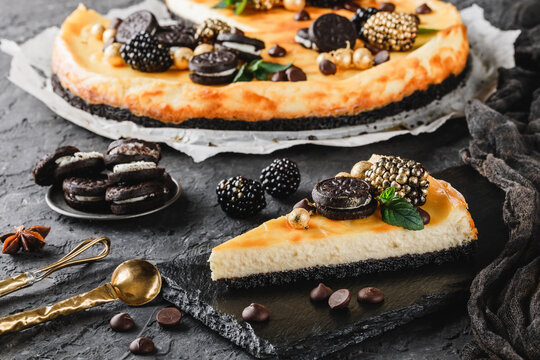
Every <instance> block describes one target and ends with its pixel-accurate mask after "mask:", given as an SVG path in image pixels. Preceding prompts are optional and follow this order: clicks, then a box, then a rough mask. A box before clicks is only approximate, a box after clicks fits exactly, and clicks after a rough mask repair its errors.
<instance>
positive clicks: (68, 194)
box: [62, 175, 109, 211]
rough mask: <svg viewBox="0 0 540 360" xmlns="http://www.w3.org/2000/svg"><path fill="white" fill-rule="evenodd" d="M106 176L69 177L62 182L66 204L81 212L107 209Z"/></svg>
mask: <svg viewBox="0 0 540 360" xmlns="http://www.w3.org/2000/svg"><path fill="white" fill-rule="evenodd" d="M108 186H109V180H107V176H105V175H98V176H94V177H88V178H86V177H70V178H67V179H65V180H64V181H63V182H62V190H64V199H65V200H66V204H68V205H69V206H71V207H72V208H74V209H77V210H81V211H99V210H104V209H106V208H107V203H106V202H105V191H106V190H107V187H108Z"/></svg>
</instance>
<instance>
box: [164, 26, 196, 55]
mask: <svg viewBox="0 0 540 360" xmlns="http://www.w3.org/2000/svg"><path fill="white" fill-rule="evenodd" d="M155 38H156V40H157V41H159V42H160V43H161V44H164V45H166V46H182V47H188V48H192V49H193V48H194V47H195V45H196V42H195V28H194V27H192V26H184V25H181V24H177V25H170V26H163V27H161V28H160V29H159V30H158V32H157V33H156V35H155Z"/></svg>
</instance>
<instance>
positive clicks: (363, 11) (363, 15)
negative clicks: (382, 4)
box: [351, 7, 379, 37]
mask: <svg viewBox="0 0 540 360" xmlns="http://www.w3.org/2000/svg"><path fill="white" fill-rule="evenodd" d="M378 12H379V10H377V9H376V8H374V7H368V8H362V7H361V8H360V9H358V10H356V13H355V14H354V15H353V17H352V18H351V21H352V23H353V24H354V27H355V28H356V32H357V34H358V36H359V37H361V36H362V29H363V27H364V24H365V23H366V21H367V19H369V17H370V16H371V15H375V14H376V13H378Z"/></svg>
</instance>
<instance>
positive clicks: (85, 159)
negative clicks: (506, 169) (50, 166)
mask: <svg viewBox="0 0 540 360" xmlns="http://www.w3.org/2000/svg"><path fill="white" fill-rule="evenodd" d="M55 163H56V169H55V170H54V176H55V177H56V179H57V180H58V181H60V180H63V179H65V178H67V177H70V176H88V175H96V174H99V173H100V172H101V171H103V170H104V169H105V163H104V162H103V154H102V153H99V152H96V151H90V152H76V153H74V154H73V155H66V156H62V157H59V158H58V159H56V160H55Z"/></svg>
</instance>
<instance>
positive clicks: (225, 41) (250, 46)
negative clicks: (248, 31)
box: [215, 33, 265, 62]
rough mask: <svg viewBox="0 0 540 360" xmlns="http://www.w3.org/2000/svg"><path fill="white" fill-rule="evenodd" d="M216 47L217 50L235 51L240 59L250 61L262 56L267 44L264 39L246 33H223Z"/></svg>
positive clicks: (218, 38)
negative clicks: (251, 36) (248, 35)
mask: <svg viewBox="0 0 540 360" xmlns="http://www.w3.org/2000/svg"><path fill="white" fill-rule="evenodd" d="M215 47H216V49H217V50H226V51H230V52H233V53H235V54H236V55H238V57H239V58H240V59H242V60H245V61H247V62H250V61H253V60H257V59H260V58H261V51H262V50H263V49H264V48H265V44H264V41H261V40H258V39H254V38H250V37H247V36H245V35H241V34H231V33H221V34H219V35H218V36H217V38H216V42H215Z"/></svg>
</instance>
